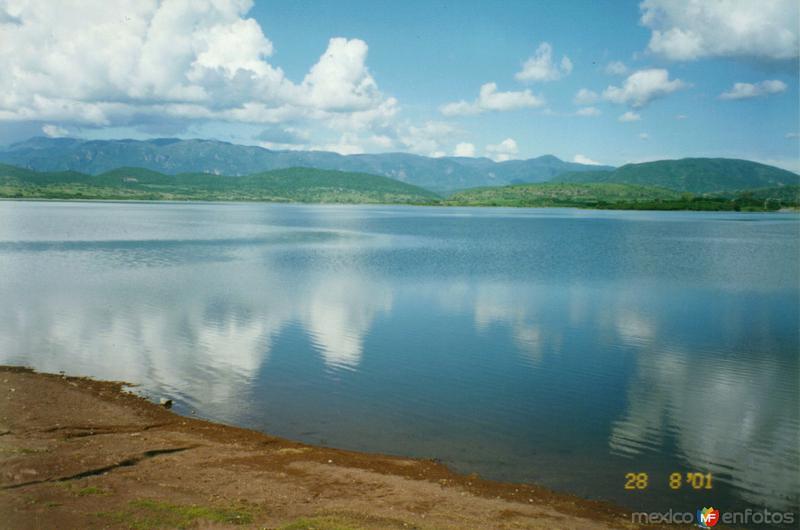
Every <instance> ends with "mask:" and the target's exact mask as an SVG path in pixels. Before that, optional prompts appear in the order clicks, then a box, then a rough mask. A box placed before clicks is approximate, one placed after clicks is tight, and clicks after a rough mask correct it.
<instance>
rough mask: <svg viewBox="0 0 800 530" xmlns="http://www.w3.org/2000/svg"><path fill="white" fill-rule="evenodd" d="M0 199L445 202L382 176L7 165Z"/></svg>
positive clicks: (1, 172) (1, 171) (1, 169)
mask: <svg viewBox="0 0 800 530" xmlns="http://www.w3.org/2000/svg"><path fill="white" fill-rule="evenodd" d="M0 197H10V198H21V199H25V198H46V199H113V200H124V199H142V200H210V201H267V202H308V203H350V204H358V203H372V204H375V203H381V204H432V203H436V202H438V201H439V199H440V197H439V196H437V195H436V194H435V193H433V192H431V191H428V190H426V189H423V188H420V187H418V186H414V185H412V184H407V183H405V182H400V181H398V180H394V179H390V178H388V177H383V176H380V175H370V174H367V173H355V172H342V171H333V170H325V169H314V168H288V169H276V170H272V171H264V172H260V173H255V174H253V175H247V176H238V177H228V176H224V175H213V174H210V173H180V174H177V175H166V174H163V173H159V172H157V171H153V170H150V169H142V168H118V169H113V170H111V171H106V172H104V173H101V174H99V175H87V174H85V173H79V172H77V171H71V170H70V171H35V170H32V169H27V168H19V167H15V166H9V165H5V164H0Z"/></svg>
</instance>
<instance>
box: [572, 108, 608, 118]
mask: <svg viewBox="0 0 800 530" xmlns="http://www.w3.org/2000/svg"><path fill="white" fill-rule="evenodd" d="M600 114H602V112H600V109H598V108H597V107H583V108H582V109H578V111H577V112H575V115H576V116H584V117H594V116H600Z"/></svg>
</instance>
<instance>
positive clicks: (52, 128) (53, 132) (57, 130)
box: [42, 124, 69, 138]
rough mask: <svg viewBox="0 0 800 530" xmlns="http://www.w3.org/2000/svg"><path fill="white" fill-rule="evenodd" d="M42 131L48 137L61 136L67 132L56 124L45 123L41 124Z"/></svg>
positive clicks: (67, 132)
mask: <svg viewBox="0 0 800 530" xmlns="http://www.w3.org/2000/svg"><path fill="white" fill-rule="evenodd" d="M42 132H43V133H44V134H45V136H48V137H50V138H62V137H64V136H67V135H68V134H69V131H67V130H66V129H64V128H63V127H59V126H58V125H52V124H47V125H43V126H42Z"/></svg>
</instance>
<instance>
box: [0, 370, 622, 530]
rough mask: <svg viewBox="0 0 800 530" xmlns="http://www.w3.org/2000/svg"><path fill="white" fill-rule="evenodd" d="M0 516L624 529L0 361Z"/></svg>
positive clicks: (10, 523) (122, 523) (386, 459)
mask: <svg viewBox="0 0 800 530" xmlns="http://www.w3.org/2000/svg"><path fill="white" fill-rule="evenodd" d="M0 462H1V464H0V527H2V528H48V529H49V528H59V529H61V528H182V527H192V528H211V527H213V528H227V527H252V528H287V529H288V528H291V529H300V528H317V529H350V528H425V529H428V528H459V529H462V528H580V529H584V528H585V529H591V528H633V527H634V525H631V524H630V523H629V521H630V518H629V515H628V514H627V513H626V512H624V511H622V510H620V509H617V508H614V507H612V506H610V505H605V504H601V503H595V502H589V501H585V500H581V499H578V498H575V497H571V496H568V495H561V494H555V493H552V492H549V491H547V490H544V489H541V488H536V487H532V486H527V485H520V484H508V483H500V482H493V481H488V480H483V479H480V478H478V477H476V476H464V475H459V474H456V473H453V472H452V471H450V470H448V469H447V468H446V467H444V466H442V465H440V464H437V463H435V462H431V461H424V460H412V459H405V458H397V457H390V456H384V455H375V454H365V453H355V452H350V451H342V450H337V449H329V448H323V447H314V446H308V445H303V444H300V443H296V442H291V441H288V440H284V439H280V438H275V437H271V436H267V435H264V434H261V433H257V432H254V431H249V430H245V429H239V428H235V427H229V426H225V425H220V424H215V423H210V422H206V421H202V420H197V419H192V418H186V417H183V416H179V415H177V414H174V413H172V412H170V411H168V410H165V409H164V408H162V407H160V406H158V405H156V404H153V403H150V402H148V401H146V400H145V399H143V398H141V397H138V396H135V395H133V394H131V393H129V392H125V391H124V390H123V385H122V384H121V383H114V382H101V381H94V380H91V379H85V378H74V377H65V376H61V375H52V374H40V373H34V372H32V371H30V370H27V369H21V368H12V367H0Z"/></svg>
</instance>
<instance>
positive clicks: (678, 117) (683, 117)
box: [675, 114, 689, 120]
mask: <svg viewBox="0 0 800 530" xmlns="http://www.w3.org/2000/svg"><path fill="white" fill-rule="evenodd" d="M688 117H689V116H687V115H686V114H678V115H677V116H675V119H676V120H685V119H686V118H688Z"/></svg>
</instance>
